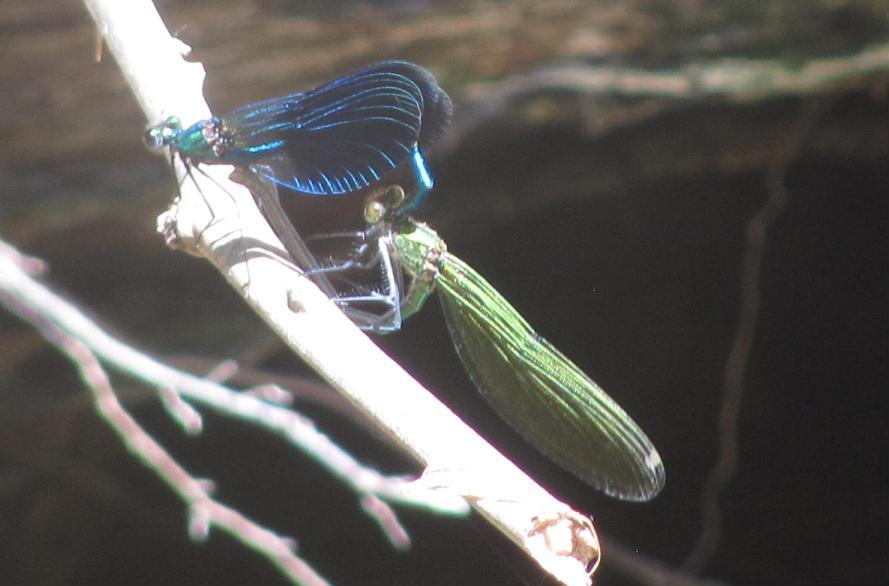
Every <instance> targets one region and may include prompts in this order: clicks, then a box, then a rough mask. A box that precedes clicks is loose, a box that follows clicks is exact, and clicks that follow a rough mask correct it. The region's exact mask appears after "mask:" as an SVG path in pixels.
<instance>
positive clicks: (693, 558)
mask: <svg viewBox="0 0 889 586" xmlns="http://www.w3.org/2000/svg"><path fill="white" fill-rule="evenodd" d="M820 108H821V103H820V102H818V101H810V102H808V103H805V104H804V106H803V111H802V113H801V114H800V116H799V119H798V120H797V123H796V124H795V126H794V128H793V129H792V130H791V132H790V133H789V134H788V136H787V138H786V140H785V142H784V146H783V148H781V149H780V150H779V152H778V154H777V156H776V157H775V158H774V159H773V160H772V163H771V165H770V166H769V168H768V171H767V174H766V194H767V199H766V202H765V204H764V205H763V207H762V208H760V210H759V211H757V212H756V213H755V214H754V215H753V216H751V218H750V220H749V221H748V223H747V248H746V250H745V251H744V259H743V261H742V266H741V308H740V311H739V313H738V326H737V329H736V330H735V337H734V340H733V341H732V347H731V350H730V351H729V354H728V357H727V358H726V363H725V370H724V373H723V377H724V378H723V396H722V405H721V406H720V411H719V423H718V429H719V431H718V433H719V436H718V444H719V456H718V458H717V461H716V464H715V465H714V466H713V468H712V469H711V471H710V473H709V474H708V475H707V479H706V481H705V483H704V488H703V489H702V490H701V498H700V512H701V532H700V534H699V535H698V539H697V542H696V543H695V545H694V547H693V548H692V550H691V552H690V553H689V554H688V557H686V559H685V561H684V562H683V564H682V567H683V569H685V570H687V571H690V572H695V573H697V572H700V571H701V570H702V569H703V568H704V567H705V566H706V565H707V563H708V562H709V561H710V558H711V557H712V556H713V554H714V552H715V551H716V548H717V547H718V546H719V542H720V539H721V536H722V510H721V506H720V497H721V494H722V491H723V489H724V488H725V486H726V485H727V484H728V483H729V482H730V481H731V480H732V478H734V476H735V473H736V472H737V467H738V415H739V414H740V411H741V400H742V398H743V395H744V377H745V374H746V371H747V365H748V361H749V359H750V350H751V348H752V346H753V341H754V340H755V338H756V329H757V326H758V323H759V313H760V306H761V304H762V266H763V259H764V258H765V254H766V251H767V249H766V246H767V244H768V233H769V230H770V229H771V228H772V226H773V225H774V223H775V222H776V221H777V220H778V219H779V218H780V217H781V214H782V213H783V212H784V209H785V207H786V206H787V201H788V199H789V194H788V192H787V186H786V185H785V179H786V175H787V168H788V166H789V165H790V163H791V162H792V161H793V159H794V158H795V157H796V155H797V153H798V152H799V150H800V148H801V147H802V143H803V139H804V137H805V135H806V133H807V132H808V131H809V129H810V128H811V126H812V123H813V121H814V120H815V118H816V115H817V113H818V112H819V111H820Z"/></svg>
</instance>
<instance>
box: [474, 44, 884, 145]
mask: <svg viewBox="0 0 889 586" xmlns="http://www.w3.org/2000/svg"><path fill="white" fill-rule="evenodd" d="M887 75H889V44H885V43H884V44H879V45H872V46H869V47H865V48H864V49H862V50H861V51H859V52H858V53H856V54H854V55H848V56H845V57H826V58H820V59H812V60H809V61H807V62H803V63H799V62H790V61H782V60H779V59H759V60H756V59H719V60H714V61H709V62H701V63H690V64H686V65H683V66H682V67H680V68H678V69H673V70H663V71H652V70H648V69H632V68H628V67H623V66H613V65H601V66H598V65H583V64H577V65H566V66H549V67H546V68H542V69H540V70H538V71H534V72H531V73H527V74H522V75H517V76H514V77H510V78H507V79H505V80H501V81H496V82H483V83H474V84H471V85H469V86H467V87H466V89H465V98H466V99H467V100H468V101H470V102H471V103H472V105H473V108H474V109H478V110H479V111H484V112H487V111H491V110H497V109H498V108H502V107H503V104H504V103H506V102H509V101H511V100H515V99H522V98H527V97H530V96H533V95H537V94H542V93H546V92H571V93H576V94H578V95H583V96H584V97H589V98H596V97H609V96H616V97H622V98H630V99H632V98H639V99H645V98H649V99H651V98H654V99H662V100H665V101H677V100H692V99H702V98H708V97H714V98H719V99H720V101H722V102H752V101H757V100H763V99H767V98H775V97H787V96H794V97H806V96H811V95H820V94H826V93H830V92H831V89H832V88H836V89H838V88H843V89H845V90H848V89H849V88H850V87H859V86H864V87H867V84H869V83H872V81H873V78H875V76H882V77H883V78H884V79H885V77H886V76H887ZM628 109H629V107H628ZM618 110H619V109H616V110H615V114H616V116H617V119H618V120H619V119H623V118H625V116H624V115H622V114H619V113H618ZM598 115H599V117H603V116H606V114H603V113H599V114H598ZM599 124H600V126H601V127H602V128H608V127H611V126H613V124H608V123H607V122H600V123H599Z"/></svg>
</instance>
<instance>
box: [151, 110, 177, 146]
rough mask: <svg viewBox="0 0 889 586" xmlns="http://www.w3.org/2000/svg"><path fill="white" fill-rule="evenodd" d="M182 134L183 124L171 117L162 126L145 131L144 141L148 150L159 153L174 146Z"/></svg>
mask: <svg viewBox="0 0 889 586" xmlns="http://www.w3.org/2000/svg"><path fill="white" fill-rule="evenodd" d="M181 132H182V122H181V121H180V120H179V118H177V117H176V116H170V117H169V118H167V119H166V120H164V121H163V122H161V123H160V124H158V125H156V126H152V127H151V128H149V129H148V130H146V131H145V136H144V137H143V140H144V142H145V146H146V147H148V150H150V151H152V152H158V151H161V150H163V149H164V148H165V147H167V146H169V145H171V144H173V142H174V141H175V139H176V137H178V136H179V134H180V133H181Z"/></svg>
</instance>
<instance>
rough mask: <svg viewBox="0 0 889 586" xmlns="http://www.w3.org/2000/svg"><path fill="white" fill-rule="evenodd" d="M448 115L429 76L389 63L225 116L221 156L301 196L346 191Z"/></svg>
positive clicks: (405, 154) (430, 134)
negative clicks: (248, 166)
mask: <svg viewBox="0 0 889 586" xmlns="http://www.w3.org/2000/svg"><path fill="white" fill-rule="evenodd" d="M451 112H452V105H451V100H450V98H448V96H447V94H446V93H445V92H444V91H443V90H442V89H441V88H440V87H439V86H438V84H437V83H436V81H435V78H434V77H433V76H432V74H430V73H429V72H428V71H426V70H425V69H423V68H422V67H420V66H418V65H414V64H412V63H406V62H402V61H386V62H382V63H377V64H374V65H370V66H368V67H366V68H364V69H360V70H358V71H356V72H353V73H351V74H349V75H347V76H345V77H341V78H339V79H336V80H334V81H332V82H330V83H328V84H326V85H323V86H321V87H319V88H316V89H313V90H310V91H308V92H305V93H298V94H291V95H289V96H283V97H280V98H273V99H271V100H266V101H264V102H258V103H255V104H248V105H246V106H242V107H240V108H238V109H236V110H234V111H232V112H230V113H229V114H227V115H226V116H223V117H222V125H223V130H222V133H223V148H224V149H225V154H224V158H225V159H226V160H228V161H230V162H232V163H234V164H238V165H250V166H251V167H252V168H253V169H254V170H255V171H256V172H257V173H259V174H260V175H262V176H264V177H266V178H268V179H269V180H271V181H273V182H275V183H277V184H279V185H283V186H285V187H288V188H290V189H293V190H296V191H299V192H302V193H307V194H311V195H340V194H344V193H350V192H353V191H357V190H359V189H363V188H365V187H368V186H370V185H372V184H374V183H376V182H377V181H379V180H380V179H381V178H382V177H383V176H384V175H385V174H386V173H388V172H389V171H392V170H393V169H395V168H396V167H399V166H401V165H403V164H405V163H407V162H408V161H409V160H410V158H411V156H412V154H413V152H414V149H415V148H416V147H417V146H419V147H421V148H422V147H425V146H428V145H429V144H431V143H432V142H433V141H434V140H435V139H437V138H438V137H439V136H440V135H441V134H442V133H443V131H444V129H445V128H446V127H447V125H448V123H449V122H450V118H451Z"/></svg>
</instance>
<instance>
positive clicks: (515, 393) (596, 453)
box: [435, 253, 664, 501]
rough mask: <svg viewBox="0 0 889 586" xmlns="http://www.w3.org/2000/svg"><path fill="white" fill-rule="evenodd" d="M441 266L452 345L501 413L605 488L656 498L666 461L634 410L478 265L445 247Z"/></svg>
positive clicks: (631, 496)
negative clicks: (542, 332)
mask: <svg viewBox="0 0 889 586" xmlns="http://www.w3.org/2000/svg"><path fill="white" fill-rule="evenodd" d="M439 271H440V272H439V275H438V278H437V279H436V282H435V284H436V286H437V287H438V290H439V297H440V298H441V303H442V306H443V308H444V313H445V317H446V318H447V323H448V329H449V330H450V332H451V338H452V339H453V342H454V346H456V348H457V352H458V354H459V355H460V359H461V360H462V361H463V364H464V365H465V367H466V370H467V371H468V372H469V375H470V377H471V378H472V381H473V383H475V385H476V386H477V387H478V389H479V391H480V392H481V394H482V395H483V396H484V397H485V399H487V401H488V402H489V403H490V404H491V406H492V407H494V409H495V410H496V411H497V412H498V413H499V414H500V416H501V417H502V418H503V419H504V420H505V421H506V422H507V423H509V424H510V425H511V426H512V427H513V428H514V429H515V430H516V431H518V432H519V433H520V434H521V435H522V436H523V437H524V438H525V439H526V440H528V441H529V442H530V443H531V444H533V445H534V446H536V447H537V448H538V449H539V450H540V451H541V452H543V454H545V455H546V456H547V457H549V458H550V459H552V460H553V461H554V462H556V463H558V464H559V465H561V466H562V467H564V468H565V469H566V470H568V471H570V472H572V473H573V474H575V475H576V476H577V477H578V478H580V479H582V480H583V481H585V482H586V483H588V484H590V485H592V486H594V487H596V488H598V489H600V490H602V491H603V492H605V493H606V494H608V495H610V496H614V497H617V498H621V499H625V500H633V501H643V500H648V499H650V498H652V497H654V496H655V495H656V494H657V493H658V492H659V491H660V490H661V488H662V487H663V485H664V467H663V464H662V462H661V458H660V456H659V455H658V453H657V450H655V448H654V446H653V445H652V444H651V442H650V441H649V439H648V437H646V435H645V433H644V432H643V431H642V430H641V429H640V428H639V426H638V425H636V423H635V422H634V421H633V420H632V419H630V416H629V415H627V413H626V412H625V411H624V410H623V409H622V408H621V407H620V406H619V405H618V404H617V403H616V402H615V401H614V400H613V399H612V398H611V397H609V396H608V395H607V394H606V393H605V391H603V390H602V389H601V387H599V385H597V384H596V383H595V382H593V381H592V380H591V379H590V378H589V377H588V376H587V375H586V374H584V372H583V371H582V370H580V369H579V368H578V367H577V366H576V365H575V364H574V363H573V362H571V361H570V360H569V359H568V358H567V357H566V356H565V355H564V354H562V353H561V352H559V350H558V349H556V348H555V347H554V346H553V345H552V344H550V343H549V342H547V341H546V340H544V339H543V338H542V337H540V336H539V335H538V334H537V333H536V332H535V331H534V330H533V329H532V328H531V326H530V325H528V322H526V321H525V320H524V318H522V316H521V315H519V313H518V312H517V311H516V310H515V308H513V307H512V305H510V304H509V302H508V301H506V299H505V298H504V297H503V296H502V295H500V293H498V292H497V290H496V289H494V287H492V286H491V284H490V283H488V282H487V281H486V280H485V279H484V278H483V277H482V276H481V275H479V274H478V273H477V272H476V271H475V270H474V269H472V267H470V266H468V265H467V264H466V263H464V262H463V261H461V260H460V259H459V258H457V257H455V256H453V255H451V254H449V253H444V255H443V257H442V259H441V262H440V263H439Z"/></svg>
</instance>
